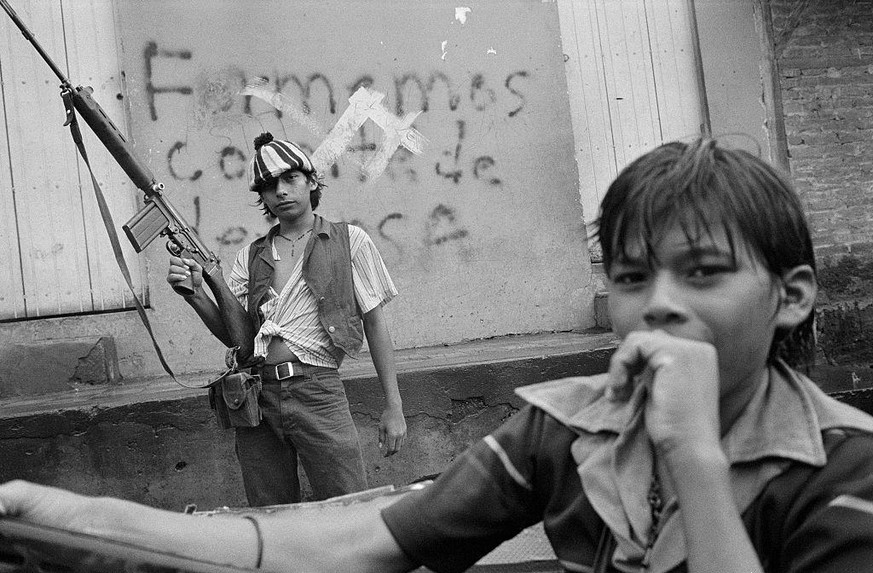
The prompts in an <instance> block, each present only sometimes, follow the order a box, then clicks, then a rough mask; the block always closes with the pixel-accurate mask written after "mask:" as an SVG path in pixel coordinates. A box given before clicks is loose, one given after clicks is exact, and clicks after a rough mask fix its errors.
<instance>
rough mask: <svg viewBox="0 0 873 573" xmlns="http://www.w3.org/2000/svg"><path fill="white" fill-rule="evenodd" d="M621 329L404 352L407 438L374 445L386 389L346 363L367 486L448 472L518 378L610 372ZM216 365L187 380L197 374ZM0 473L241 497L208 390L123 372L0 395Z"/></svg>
mask: <svg viewBox="0 0 873 573" xmlns="http://www.w3.org/2000/svg"><path fill="white" fill-rule="evenodd" d="M615 342H616V340H615V338H614V337H613V336H612V335H611V334H608V333H603V332H584V333H555V334H542V335H523V336H522V335H519V336H506V337H501V338H495V339H490V340H479V341H472V342H468V343H463V344H457V345H451V346H440V347H434V348H422V349H413V350H403V351H398V352H397V363H398V371H399V372H398V379H399V384H400V388H401V392H402V395H403V398H404V411H405V412H406V416H407V424H408V426H409V441H408V444H407V446H406V447H405V448H404V449H403V450H402V451H401V452H400V453H399V454H397V455H395V456H392V457H390V458H385V457H382V455H381V453H380V452H379V451H378V448H377V445H376V438H377V427H378V420H379V416H380V415H381V412H382V407H383V401H382V390H381V387H380V385H379V382H378V380H377V379H376V377H375V372H374V370H373V367H372V363H371V362H370V360H369V358H368V357H367V356H362V357H361V358H360V359H358V360H351V361H348V363H347V364H344V365H343V368H342V373H343V376H344V379H345V382H346V392H347V395H348V397H349V402H350V404H351V408H352V413H353V416H354V419H355V423H356V424H357V426H358V431H359V432H360V434H361V440H362V444H363V447H364V459H365V463H366V467H367V472H368V478H369V482H370V486H371V487H376V486H380V485H391V484H394V485H397V484H405V483H410V482H412V481H415V480H416V479H418V478H421V477H422V476H426V475H431V474H435V473H439V472H441V471H442V470H443V469H444V468H445V466H446V465H447V464H448V463H449V462H450V461H451V460H452V459H454V457H455V456H457V455H458V453H460V452H461V451H463V450H464V449H466V447H467V446H468V445H469V444H470V443H472V442H473V441H474V440H476V439H478V438H481V437H482V436H484V435H485V434H487V433H488V432H489V431H491V430H492V429H493V428H495V427H497V426H498V425H499V424H500V423H501V422H502V421H503V420H505V419H506V418H508V417H509V416H511V415H512V413H513V412H515V411H516V410H517V409H518V408H519V407H520V406H521V403H520V401H519V400H518V398H517V397H516V396H515V395H514V393H513V390H514V389H515V388H516V387H517V386H522V385H526V384H532V383H536V382H541V381H545V380H550V379H554V378H561V377H565V376H572V375H588V374H595V373H599V372H603V371H605V370H606V368H607V366H608V361H609V356H610V355H611V354H612V351H613V349H614V344H615ZM217 373H218V370H216V371H215V372H208V373H200V374H191V375H187V376H185V377H183V378H182V379H180V382H182V383H184V384H187V385H192V386H193V385H202V384H203V383H204V382H206V381H207V380H208V379H209V378H211V377H213V376H214V375H215V374H217ZM0 412H2V414H0V458H2V459H3V460H4V463H3V464H2V466H0V481H5V480H8V479H13V478H23V479H28V480H30V481H35V482H37V483H44V484H49V485H56V486H60V487H65V488H68V489H72V490H73V491H78V492H81V493H85V494H92V495H98V494H99V495H112V496H117V497H123V498H127V499H131V500H134V501H139V502H141V503H145V504H148V505H152V506H156V507H163V508H165V509H171V510H181V509H182V508H184V507H185V505H187V504H189V503H193V504H196V505H197V506H198V507H200V508H214V507H220V506H225V505H227V506H231V507H238V506H243V505H245V500H244V496H243V489H242V483H241V479H240V476H239V470H238V468H237V463H236V458H235V454H234V449H233V433H232V432H230V431H223V430H221V429H219V428H218V426H217V424H216V423H215V420H214V419H213V414H212V411H211V410H210V409H209V406H208V403H207V398H206V393H205V391H204V390H202V389H192V388H183V387H181V386H179V385H177V384H176V383H174V382H173V381H172V380H170V379H168V378H166V377H165V378H162V379H155V380H124V383H123V384H117V385H111V386H102V387H98V386H88V387H79V388H75V389H73V390H68V391H64V392H57V393H54V394H51V395H45V396H29V397H16V398H12V399H8V400H0Z"/></svg>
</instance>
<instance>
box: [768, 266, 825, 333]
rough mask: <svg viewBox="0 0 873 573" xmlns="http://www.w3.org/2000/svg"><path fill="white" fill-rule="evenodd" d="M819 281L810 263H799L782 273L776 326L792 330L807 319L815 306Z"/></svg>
mask: <svg viewBox="0 0 873 573" xmlns="http://www.w3.org/2000/svg"><path fill="white" fill-rule="evenodd" d="M816 294H818V282H817V281H816V280H815V272H814V271H813V270H812V267H811V266H809V265H799V266H796V267H794V268H793V269H790V270H788V271H786V272H785V273H783V274H782V281H781V284H780V287H779V299H780V300H779V310H778V311H777V313H776V326H777V327H779V328H784V329H787V330H790V329H792V328H794V327H795V326H797V325H799V324H800V323H802V322H803V321H804V320H806V317H807V316H809V313H811V312H812V310H813V307H814V306H815V297H816Z"/></svg>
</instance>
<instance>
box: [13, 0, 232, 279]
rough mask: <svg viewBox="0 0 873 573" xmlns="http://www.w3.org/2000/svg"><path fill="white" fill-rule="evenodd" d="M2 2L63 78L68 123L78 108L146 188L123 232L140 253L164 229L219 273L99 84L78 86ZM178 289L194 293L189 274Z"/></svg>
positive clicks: (207, 269) (173, 243) (174, 249)
mask: <svg viewBox="0 0 873 573" xmlns="http://www.w3.org/2000/svg"><path fill="white" fill-rule="evenodd" d="M0 5H2V7H3V9H4V10H5V11H6V13H7V14H9V17H10V18H12V21H13V22H15V25H16V26H18V28H19V30H21V33H22V34H24V37H25V38H26V39H27V40H28V41H29V42H30V43H31V44H33V47H34V48H36V51H37V52H38V53H39V55H40V56H42V59H43V60H45V61H46V63H47V64H48V65H49V67H50V68H51V69H52V71H53V72H54V73H55V75H56V76H57V77H58V78H59V79H60V80H61V86H60V87H61V98H62V99H63V100H64V105H65V107H66V113H67V120H66V122H65V123H64V125H70V123H72V122H73V120H74V116H73V114H74V111H73V110H74V109H75V111H78V112H79V115H80V116H82V119H84V120H85V123H87V124H88V127H90V128H91V131H93V132H94V134H95V135H96V136H97V137H98V138H99V139H100V141H101V142H102V143H103V145H105V146H106V149H107V151H109V153H110V154H111V155H112V157H113V158H114V159H115V161H116V162H118V164H119V165H120V166H121V168H122V169H123V170H124V172H125V173H127V176H128V177H130V179H131V181H133V183H134V185H136V186H137V188H139V189H140V190H142V191H143V193H145V198H144V203H145V206H144V207H143V208H142V209H141V210H140V211H139V212H138V213H136V214H135V215H134V216H133V217H132V218H131V219H130V220H129V221H128V222H127V223H125V224H124V225H123V226H122V229H123V230H124V234H125V235H127V238H128V239H129V240H130V243H131V244H132V245H133V248H134V250H135V251H136V252H137V253H141V252H142V251H143V249H145V248H146V247H147V246H148V245H149V244H151V242H152V241H154V240H155V239H157V238H158V237H159V236H161V235H163V236H165V237H167V245H166V247H167V251H169V252H170V254H173V255H175V256H179V257H187V258H191V259H194V260H195V261H197V262H198V263H199V264H200V266H202V267H203V272H204V273H205V274H208V275H209V276H210V277H213V278H215V277H216V276H217V275H218V274H220V273H221V267H220V261H219V259H218V257H217V256H216V255H215V254H214V253H212V251H210V250H209V248H207V247H206V245H205V244H204V243H203V241H202V240H201V239H200V237H199V236H198V235H197V233H196V232H195V231H194V229H192V228H191V226H190V225H189V224H188V223H187V222H186V221H185V219H183V218H182V215H180V214H179V212H178V211H177V210H176V208H175V207H173V205H172V204H171V203H170V202H169V201H168V200H167V199H166V198H165V197H164V194H163V192H162V191H163V189H164V184H163V183H159V182H157V181H156V180H155V177H154V175H153V174H152V172H151V171H150V170H149V168H148V167H146V166H145V164H143V163H142V161H140V160H139V159H138V158H137V157H136V155H134V153H133V149H132V148H131V146H130V144H128V142H127V140H126V139H125V138H124V135H122V133H121V131H119V130H118V128H117V127H115V124H113V123H112V120H111V119H109V116H108V115H106V112H104V111H103V108H101V107H100V104H98V103H97V102H96V101H95V100H94V98H93V97H91V94H92V93H93V91H94V90H93V89H92V88H91V87H83V86H76V87H73V84H72V83H70V80H69V79H67V77H66V76H65V75H64V74H63V72H61V70H60V69H59V68H58V67H57V65H55V63H54V61H52V59H51V58H50V57H49V56H48V54H46V53H45V51H44V50H43V49H42V46H40V45H39V43H38V42H37V41H36V39H35V38H34V37H33V34H32V33H31V32H30V30H29V29H28V28H27V26H25V25H24V23H23V22H22V21H21V19H20V18H19V17H18V15H17V14H16V13H15V11H14V10H13V9H12V7H11V6H10V5H9V3H8V2H7V0H0ZM173 289H174V290H175V291H176V292H178V293H180V294H182V295H191V294H194V288H193V285H192V282H191V278H190V277H189V278H188V279H186V280H185V281H183V282H180V283H176V284H175V285H173Z"/></svg>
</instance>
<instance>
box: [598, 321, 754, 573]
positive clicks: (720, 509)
mask: <svg viewBox="0 0 873 573" xmlns="http://www.w3.org/2000/svg"><path fill="white" fill-rule="evenodd" d="M636 373H640V376H639V377H638V378H637V380H640V381H641V383H644V384H646V390H647V398H646V406H645V420H646V430H647V432H648V434H649V436H650V438H651V440H652V442H653V444H654V446H655V452H656V457H657V458H658V459H660V460H661V461H662V463H663V464H664V465H665V466H666V469H667V473H668V479H669V480H670V483H671V484H672V486H673V488H674V489H675V492H676V496H677V497H678V499H679V506H680V507H681V508H682V526H683V531H684V533H685V540H686V549H687V553H688V570H689V571H690V572H691V573H703V572H707V573H730V572H736V573H759V572H760V573H763V567H762V566H761V563H760V561H759V559H758V555H757V553H756V552H755V548H754V547H753V546H752V542H751V540H750V539H749V536H748V534H747V533H746V529H745V526H744V525H743V522H742V518H741V516H740V513H739V511H738V510H737V506H736V502H735V500H734V497H733V492H732V490H731V486H730V477H729V469H730V464H729V462H728V460H727V456H726V455H725V454H724V451H723V450H722V449H721V434H722V431H721V413H720V410H719V400H720V384H719V369H718V355H717V353H716V351H715V348H714V347H713V346H712V345H711V344H708V343H706V342H700V341H697V340H689V339H685V338H679V337H676V336H671V335H669V334H667V333H666V332H664V331H660V330H655V331H637V332H631V333H630V334H628V335H627V336H626V337H625V339H624V340H623V341H622V343H621V345H620V346H619V348H618V350H617V351H616V353H615V354H614V355H613V358H612V361H611V363H610V368H609V378H608V380H609V385H610V388H611V391H612V394H613V396H614V397H615V399H622V397H625V396H627V395H628V394H629V390H628V385H629V384H630V383H631V382H630V381H631V380H632V376H631V375H632V374H636Z"/></svg>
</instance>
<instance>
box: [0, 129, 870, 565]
mask: <svg viewBox="0 0 873 573" xmlns="http://www.w3.org/2000/svg"><path fill="white" fill-rule="evenodd" d="M597 234H598V237H599V239H600V242H601V245H602V247H603V254H604V266H605V267H606V271H607V275H608V278H609V282H610V285H609V286H610V316H611V319H612V324H613V326H614V329H615V331H616V333H617V334H618V335H619V336H620V337H621V339H622V342H621V344H620V345H619V348H618V349H617V351H616V352H615V355H614V357H613V359H612V362H611V364H610V368H609V371H608V373H606V374H604V375H600V376H595V377H590V378H569V379H564V380H557V381H553V382H547V383H545V384H538V385H533V386H528V387H524V388H520V389H519V390H518V392H519V394H520V395H521V396H522V397H523V398H524V399H525V400H526V401H527V402H528V403H529V406H527V407H525V408H523V409H522V410H521V411H520V412H519V413H517V414H516V415H514V416H513V417H512V418H511V419H510V420H509V421H508V422H507V423H505V424H504V425H503V426H501V427H500V428H498V429H497V430H496V431H495V432H493V433H492V434H490V435H489V436H486V437H485V438H484V439H483V440H481V441H480V442H478V443H477V444H475V445H474V446H473V447H471V448H470V449H469V450H468V451H467V452H466V453H465V454H464V455H463V456H461V457H460V458H458V460H456V461H455V462H454V463H453V464H452V465H451V466H450V467H449V468H448V469H447V470H446V471H445V472H444V473H443V474H442V475H441V476H440V477H439V479H438V480H437V481H436V482H435V483H433V484H432V485H430V486H428V487H426V488H424V489H422V490H420V491H414V492H412V493H409V494H406V495H404V496H402V497H400V499H399V500H397V501H395V500H394V499H391V498H386V499H385V500H384V501H382V502H380V503H369V504H359V505H357V506H356V505H352V506H347V507H337V508H335V511H324V510H317V511H313V512H312V513H311V514H309V518H308V519H307V518H305V516H306V515H307V514H306V513H302V512H306V510H301V511H302V512H301V511H295V512H293V516H288V515H287V514H285V515H283V513H282V512H277V513H274V514H271V515H266V516H261V515H259V516H257V518H254V517H251V516H249V517H247V518H240V517H226V518H225V517H222V518H204V517H192V516H186V515H181V514H175V513H171V512H166V511H162V510H157V509H152V508H147V507H144V506H141V505H138V504H134V503H131V502H126V501H122V500H117V499H108V498H89V497H82V496H78V495H75V494H72V493H69V492H65V491H63V490H58V489H54V488H46V487H42V486H37V485H33V484H27V483H24V482H10V483H7V484H5V485H3V486H0V506H2V510H3V511H5V513H6V514H7V515H10V516H16V517H19V518H20V519H24V520H29V521H33V522H37V523H42V524H49V525H53V526H56V527H62V528H66V529H72V530H76V531H85V532H89V533H94V534H97V535H101V536H106V537H110V538H113V539H117V540H121V541H128V542H133V543H137V544H139V545H148V546H149V547H154V548H160V549H162V550H164V551H170V552H173V553H177V554H181V555H186V556H190V557H194V558H199V559H203V560H209V561H214V562H218V563H227V564H232V565H236V566H239V567H254V566H259V567H261V568H262V569H263V570H268V571H306V572H312V571H373V572H386V571H408V570H410V569H413V568H415V567H416V566H418V565H419V564H424V565H426V566H427V567H429V568H431V569H433V570H435V571H440V572H443V571H447V572H451V571H463V570H464V569H466V568H468V567H469V566H470V565H472V564H473V563H475V562H476V561H477V560H478V559H479V558H480V557H481V556H483V555H485V554H486V553H488V552H489V551H490V550H491V549H492V548H494V547H496V546H497V545H498V544H499V543H500V542H502V541H503V540H505V539H508V538H511V537H512V536H514V535H515V534H516V533H517V532H518V531H520V530H521V529H523V528H524V527H527V526H529V525H531V524H534V523H536V522H538V521H543V522H544V528H545V531H546V533H547V534H548V536H549V538H550V541H551V543H552V545H553V547H554V549H555V552H556V554H557V556H558V558H559V559H560V560H561V563H562V564H563V566H564V567H565V569H566V570H568V571H585V572H587V571H624V572H629V571H651V572H664V571H669V572H682V571H691V572H694V573H698V572H702V571H712V572H719V573H724V572H734V571H736V572H738V573H750V572H761V571H780V572H798V573H799V572H807V571H808V572H812V571H815V572H817V573H821V572H825V573H827V572H838V571H839V572H843V571H863V570H867V569H868V568H869V567H870V564H871V563H873V418H871V417H869V416H867V415H866V414H864V413H862V412H860V411H858V410H855V409H853V408H851V407H849V406H846V405H844V404H841V403H839V402H837V401H835V400H833V399H831V398H829V397H828V396H827V395H825V394H824V393H823V392H822V391H821V390H819V389H818V388H817V387H816V386H815V384H814V383H812V382H811V381H810V380H808V379H807V378H805V377H804V376H803V375H801V374H799V373H797V372H796V371H794V370H793V369H792V368H791V367H790V366H789V365H788V364H787V363H786V362H785V360H784V359H783V358H784V357H786V356H793V355H796V353H795V352H794V351H796V350H797V349H798V347H799V346H800V347H802V346H803V345H804V343H806V342H808V341H809V340H811V335H812V332H811V327H812V324H811V313H812V310H813V305H814V301H815V295H816V290H817V286H816V278H815V261H814V254H813V249H812V243H811V240H810V235H809V231H808V228H807V225H806V222H805V218H804V215H803V210H802V206H801V204H800V202H799V200H798V198H797V197H796V195H795V194H794V192H793V191H792V189H791V187H790V185H789V184H788V183H787V182H786V180H785V179H784V178H783V177H782V176H780V175H779V174H778V173H777V172H775V171H774V170H773V169H772V168H771V167H769V166H768V165H766V164H765V163H764V162H762V161H761V160H759V159H757V158H755V157H753V156H751V155H749V154H747V153H745V152H742V151H732V150H728V149H725V148H722V147H720V146H719V145H717V144H716V143H715V142H713V141H711V140H699V141H696V142H693V143H690V144H684V143H671V144H666V145H663V146H661V147H659V148H657V149H655V150H654V151H652V152H650V153H648V154H646V155H644V156H643V157H641V158H640V159H638V160H636V161H635V162H633V163H632V164H631V165H629V166H628V167H627V168H625V169H624V171H622V173H621V174H619V176H618V177H617V179H616V181H615V182H614V183H613V184H612V185H611V186H610V188H609V191H608V193H607V194H606V197H605V198H604V201H603V204H602V207H601V216H600V220H599V225H598V231H597Z"/></svg>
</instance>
